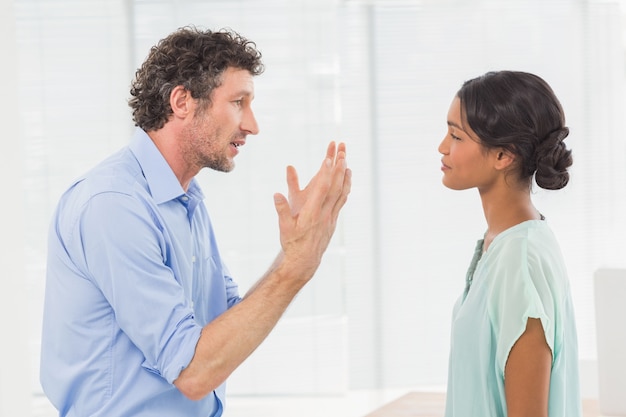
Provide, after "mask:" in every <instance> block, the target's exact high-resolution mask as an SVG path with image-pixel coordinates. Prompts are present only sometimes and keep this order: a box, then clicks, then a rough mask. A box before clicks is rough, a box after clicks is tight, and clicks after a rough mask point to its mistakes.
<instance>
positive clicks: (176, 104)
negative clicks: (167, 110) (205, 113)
mask: <svg viewBox="0 0 626 417" xmlns="http://www.w3.org/2000/svg"><path fill="white" fill-rule="evenodd" d="M191 106H192V97H191V93H190V92H189V91H188V90H186V89H185V87H183V86H182V85H177V86H176V87H174V89H173V90H172V92H171V93H170V107H171V108H172V112H173V113H174V116H175V117H180V118H185V117H187V115H188V114H190V113H191Z"/></svg>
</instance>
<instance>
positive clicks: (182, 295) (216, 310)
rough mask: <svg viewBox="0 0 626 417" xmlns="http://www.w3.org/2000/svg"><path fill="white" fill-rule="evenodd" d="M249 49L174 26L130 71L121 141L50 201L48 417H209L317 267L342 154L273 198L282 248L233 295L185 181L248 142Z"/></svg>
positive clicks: (253, 64) (254, 55) (346, 185)
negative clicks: (129, 116) (53, 206)
mask: <svg viewBox="0 0 626 417" xmlns="http://www.w3.org/2000/svg"><path fill="white" fill-rule="evenodd" d="M262 71H263V66H262V63H261V54H260V53H259V52H258V51H257V50H256V49H255V45H254V44H253V43H252V42H250V41H248V40H246V39H245V38H243V37H241V36H239V35H238V34H236V33H233V32H229V31H220V32H211V31H201V30H198V29H195V28H189V27H187V28H182V29H179V30H178V31H176V32H174V33H172V34H171V35H169V36H168V37H166V38H165V39H163V40H161V41H160V42H159V43H158V44H157V45H156V46H155V47H153V48H152V50H151V51H150V54H149V56H148V57H147V59H146V61H145V62H144V63H143V65H142V66H141V68H139V70H138V71H137V74H136V78H135V80H134V82H133V85H132V89H131V95H132V96H133V97H132V98H131V100H130V102H129V104H130V106H131V108H132V109H133V119H134V121H135V124H136V125H137V126H138V129H137V131H136V133H135V135H134V138H133V139H132V141H131V143H130V145H129V146H128V147H126V148H124V149H122V150H121V151H119V152H118V153H116V154H114V155H112V156H111V157H109V158H107V159H106V160H105V161H103V162H102V163H100V164H99V165H98V166H96V167H95V168H94V169H92V170H91V171H90V172H88V173H87V174H86V175H84V176H83V177H81V178H80V179H78V180H77V181H76V182H75V183H74V184H73V185H72V186H71V187H70V188H69V189H68V190H67V191H66V192H65V194H64V195H63V196H62V197H61V199H60V201H59V204H58V208H57V210H56V212H55V214H54V217H53V221H52V225H51V229H50V237H49V251H48V252H49V253H48V271H47V282H46V295H45V310H44V320H43V321H44V323H43V333H42V354H41V383H42V386H43V388H44V391H45V393H46V395H47V396H48V398H49V399H50V400H51V402H52V403H53V404H54V405H55V407H56V408H57V409H58V410H59V414H60V415H61V416H68V417H70V416H72V417H74V416H91V417H93V416H106V417H115V416H120V417H122V416H124V417H126V416H133V417H140V416H152V417H153V416H167V417H175V416H181V417H182V416H185V417H189V416H202V417H205V416H220V415H222V412H223V407H224V381H225V380H226V378H227V377H228V376H229V375H230V374H231V373H232V372H233V370H234V369H235V368H237V366H239V365H240V364H241V363H242V362H243V361H244V360H245V359H246V358H247V357H248V356H249V355H250V354H251V353H252V352H253V351H254V349H255V348H257V347H258V346H259V344H260V343H261V342H262V341H263V340H264V338H265V337H266V336H267V335H268V333H269V332H270V331H271V329H272V328H273V327H274V326H275V324H276V323H277V321H278V320H279V318H280V317H281V315H282V314H283V312H284V311H285V309H286V308H287V307H288V305H289V303H290V302H291V301H292V300H293V298H294V296H295V295H296V294H297V293H298V292H299V290H300V289H301V288H302V287H303V286H304V285H305V284H306V283H307V281H308V280H309V279H310V278H311V277H312V276H313V274H314V273H315V271H316V269H317V268H318V266H319V264H320V261H321V258H322V255H323V253H324V251H325V250H326V248H327V246H328V244H329V241H330V239H331V237H332V235H333V233H334V230H335V225H336V221H337V217H338V215H339V212H340V210H341V208H342V207H343V205H344V204H345V202H346V200H347V196H348V193H349V192H350V186H351V171H350V170H349V169H348V168H347V167H346V160H345V151H346V149H345V145H344V144H339V145H336V144H335V143H333V142H331V143H330V144H329V146H328V150H327V154H326V158H325V159H324V162H323V163H322V166H321V167H320V169H319V171H318V172H317V174H316V175H315V176H314V177H313V178H312V179H311V181H310V182H309V184H308V185H307V186H306V187H305V188H304V189H300V186H299V182H298V177H297V174H296V171H295V169H294V168H293V167H288V168H287V184H288V189H289V198H288V199H287V198H286V197H285V196H283V195H281V194H276V195H275V196H274V202H275V206H276V212H277V214H278V220H279V229H280V243H281V248H282V250H281V251H280V253H279V254H278V256H277V258H276V260H275V261H274V263H273V265H272V266H271V268H270V269H269V270H268V271H267V272H266V273H265V274H264V275H263V277H261V279H260V280H259V281H258V282H257V283H256V284H255V285H254V286H253V288H251V289H250V290H249V291H248V292H247V294H246V295H245V297H243V298H241V297H240V296H239V293H238V287H237V285H236V284H235V282H234V281H233V279H232V278H231V276H230V274H229V272H228V269H227V268H226V266H225V265H224V263H223V262H222V259H221V257H220V254H219V251H218V248H217V245H216V242H215V237H214V235H213V230H212V228H211V222H210V220H209V216H208V214H207V211H206V208H205V206H204V204H203V203H202V198H203V195H202V191H201V190H200V188H199V186H198V184H197V182H196V180H195V179H194V176H195V175H196V174H197V173H198V172H199V171H200V170H201V169H202V168H205V167H206V168H211V169H215V170H219V171H230V170H232V169H233V167H234V157H235V156H236V155H237V154H238V152H239V148H240V147H241V146H243V145H244V144H245V142H246V137H247V135H254V134H256V133H258V131H259V128H258V126H257V122H256V120H255V118H254V114H253V112H252V108H251V103H252V100H253V98H254V83H253V77H254V76H256V75H258V74H260V73H261V72H262Z"/></svg>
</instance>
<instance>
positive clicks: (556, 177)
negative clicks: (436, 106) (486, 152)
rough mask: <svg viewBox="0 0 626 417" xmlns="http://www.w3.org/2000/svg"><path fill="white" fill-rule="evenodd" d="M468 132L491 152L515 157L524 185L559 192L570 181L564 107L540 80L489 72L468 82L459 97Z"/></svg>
mask: <svg viewBox="0 0 626 417" xmlns="http://www.w3.org/2000/svg"><path fill="white" fill-rule="evenodd" d="M457 96H458V97H459V99H460V101H461V111H462V112H464V113H463V116H464V119H465V121H466V122H467V124H468V125H469V127H470V128H471V129H472V130H473V131H474V132H476V135H478V138H479V139H480V143H481V144H482V145H483V146H484V147H485V148H487V149H493V148H502V149H504V150H505V151H507V152H510V153H511V154H513V155H515V156H516V158H515V160H516V162H515V165H514V166H515V168H516V170H517V173H518V175H519V178H520V179H521V180H528V181H529V182H530V181H532V177H533V175H534V176H535V182H536V183H537V185H538V186H540V187H541V188H545V189H549V190H558V189H561V188H563V187H565V185H567V183H568V181H569V173H568V171H567V168H569V167H570V166H571V165H572V152H571V150H569V149H567V148H566V146H565V144H564V143H563V139H565V138H566V137H567V135H568V134H569V129H568V128H567V127H566V126H565V115H564V113H563V108H562V107H561V103H560V102H559V100H558V99H557V98H556V96H555V94H554V92H553V91H552V88H551V87H550V86H549V85H548V83H546V82H545V81H544V80H543V79H541V78H540V77H538V76H536V75H534V74H530V73H526V72H516V71H498V72H488V73H486V74H484V75H482V76H480V77H477V78H474V79H472V80H469V81H466V82H465V83H464V84H463V86H462V87H461V89H460V90H459V92H458V93H457Z"/></svg>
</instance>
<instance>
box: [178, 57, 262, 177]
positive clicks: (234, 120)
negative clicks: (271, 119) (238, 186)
mask: <svg viewBox="0 0 626 417" xmlns="http://www.w3.org/2000/svg"><path fill="white" fill-rule="evenodd" d="M253 99H254V80H253V76H252V75H251V74H250V73H249V72H248V71H247V70H241V69H238V68H228V69H227V70H225V71H224V73H223V75H222V84H221V85H220V86H219V87H217V88H216V89H215V90H213V95H212V100H211V104H209V105H208V107H207V108H206V109H198V111H196V113H195V114H194V117H193V120H192V121H191V123H190V124H189V125H188V126H187V127H186V128H185V129H184V131H183V140H182V142H181V147H182V152H183V156H184V158H185V160H186V161H187V163H189V164H190V165H192V166H196V167H197V168H198V170H200V169H202V168H211V169H214V170H216V171H222V172H229V171H232V169H233V168H234V167H235V161H234V158H235V156H236V155H237V154H238V153H239V149H238V148H239V147H240V146H243V145H244V144H245V143H246V136H247V135H256V134H257V133H259V127H258V125H257V122H256V119H255V118H254V113H253V112H252V106H251V105H252V100H253Z"/></svg>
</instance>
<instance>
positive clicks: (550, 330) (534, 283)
mask: <svg viewBox="0 0 626 417" xmlns="http://www.w3.org/2000/svg"><path fill="white" fill-rule="evenodd" d="M493 268H494V270H493V276H494V277H495V280H494V285H493V287H492V293H491V295H490V297H489V314H490V319H491V321H492V323H493V328H494V338H495V341H496V366H497V368H498V369H497V371H498V372H499V373H500V375H501V376H502V377H504V370H505V367H506V362H507V360H508V357H509V354H510V352H511V349H512V348H513V346H514V345H515V343H516V342H517V340H518V339H519V338H520V336H521V335H522V334H523V333H524V331H525V330H526V325H527V322H528V319H529V318H537V319H540V320H541V325H542V326H543V330H544V335H545V338H546V342H547V344H548V346H549V347H550V350H551V352H552V356H553V360H554V333H555V332H554V326H555V303H554V298H553V295H552V290H551V288H550V285H549V280H550V272H549V270H548V269H546V268H544V266H543V263H542V261H541V254H540V253H536V251H533V250H532V249H531V250H529V245H528V241H527V240H526V239H524V238H518V239H514V240H512V241H510V242H507V244H506V245H505V246H504V247H503V248H502V249H501V251H500V253H498V256H497V262H496V263H495V264H494V265H493Z"/></svg>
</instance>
